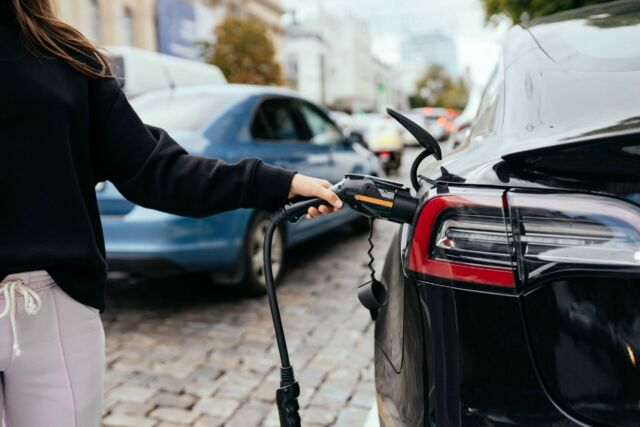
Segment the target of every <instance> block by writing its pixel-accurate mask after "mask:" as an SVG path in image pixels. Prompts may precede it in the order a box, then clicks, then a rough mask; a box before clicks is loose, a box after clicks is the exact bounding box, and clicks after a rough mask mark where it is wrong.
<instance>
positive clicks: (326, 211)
mask: <svg viewBox="0 0 640 427" xmlns="http://www.w3.org/2000/svg"><path fill="white" fill-rule="evenodd" d="M318 210H319V211H320V213H321V214H323V215H327V214H330V213H331V212H333V208H330V207H329V206H325V205H322V206H320V207H319V208H318Z"/></svg>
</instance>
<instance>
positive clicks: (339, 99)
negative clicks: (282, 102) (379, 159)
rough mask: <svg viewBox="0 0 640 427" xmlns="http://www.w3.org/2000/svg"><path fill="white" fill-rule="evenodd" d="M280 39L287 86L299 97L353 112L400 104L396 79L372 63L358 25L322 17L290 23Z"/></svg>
mask: <svg viewBox="0 0 640 427" xmlns="http://www.w3.org/2000/svg"><path fill="white" fill-rule="evenodd" d="M285 37H286V38H285V45H286V48H285V49H286V64H287V65H286V67H285V70H286V71H287V78H288V82H289V85H290V86H291V87H292V88H294V89H297V90H299V91H300V93H302V94H303V95H305V96H307V97H310V98H312V99H314V100H316V101H318V102H322V103H324V104H326V105H328V106H330V107H332V108H336V109H343V110H350V111H352V112H358V111H381V110H382V109H383V108H384V107H385V106H389V105H394V106H398V103H399V102H402V101H401V98H402V96H400V95H399V88H398V80H397V79H395V78H393V71H392V70H391V69H390V68H389V67H388V66H386V65H384V64H382V63H381V62H379V61H378V60H376V59H375V58H374V56H373V54H372V52H371V37H370V35H369V32H368V30H367V27H366V24H364V23H363V22H361V21H359V20H357V19H355V18H351V17H348V18H338V17H335V16H331V15H328V14H326V13H322V14H319V15H316V16H314V17H311V18H308V19H305V20H304V21H303V22H299V23H294V24H292V25H291V26H290V27H289V30H288V32H287V34H286V36H285ZM323 82H324V83H323Z"/></svg>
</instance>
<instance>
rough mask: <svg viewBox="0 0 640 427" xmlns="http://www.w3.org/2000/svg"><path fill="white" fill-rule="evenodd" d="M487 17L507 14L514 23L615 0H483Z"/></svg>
mask: <svg viewBox="0 0 640 427" xmlns="http://www.w3.org/2000/svg"><path fill="white" fill-rule="evenodd" d="M481 1H482V4H483V5H484V12H485V15H486V17H487V19H491V18H493V17H496V16H500V15H506V16H507V17H509V18H510V19H511V21H513V23H514V24H517V23H519V22H521V21H522V20H524V19H527V18H528V19H534V18H539V17H541V16H546V15H551V14H552V13H556V12H562V11H565V10H570V9H576V8H579V7H583V6H589V5H593V4H598V3H608V2H610V1H613V0H553V1H549V0H481Z"/></svg>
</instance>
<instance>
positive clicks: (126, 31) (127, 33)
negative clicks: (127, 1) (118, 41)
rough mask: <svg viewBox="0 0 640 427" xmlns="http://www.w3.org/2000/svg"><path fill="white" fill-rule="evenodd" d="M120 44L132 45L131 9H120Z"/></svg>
mask: <svg viewBox="0 0 640 427" xmlns="http://www.w3.org/2000/svg"><path fill="white" fill-rule="evenodd" d="M122 44H124V45H126V46H133V13H131V9H129V8H128V7H125V8H124V9H122Z"/></svg>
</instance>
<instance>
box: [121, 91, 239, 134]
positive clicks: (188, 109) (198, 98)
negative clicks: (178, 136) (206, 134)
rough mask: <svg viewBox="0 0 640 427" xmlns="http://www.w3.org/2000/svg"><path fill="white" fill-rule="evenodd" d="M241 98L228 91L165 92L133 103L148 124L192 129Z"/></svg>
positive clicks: (168, 128) (197, 128) (184, 129)
mask: <svg viewBox="0 0 640 427" xmlns="http://www.w3.org/2000/svg"><path fill="white" fill-rule="evenodd" d="M242 98H243V96H242V95H239V94H229V93H213V92H205V91H199V92H191V91H188V92H187V91H185V92H181V91H162V92H155V93H148V94H145V95H142V96H139V97H138V98H135V99H134V100H133V101H132V102H131V105H132V106H133V108H134V109H135V110H136V112H137V113H138V115H139V116H140V118H141V119H142V121H143V122H144V123H146V124H148V125H152V126H157V127H160V128H162V129H165V130H167V131H169V132H180V131H190V132H193V131H197V130H200V129H202V127H203V126H205V125H206V124H207V123H209V122H210V121H211V120H212V119H213V118H214V117H215V116H217V115H218V114H219V113H220V112H222V111H223V110H225V109H226V108H228V107H230V106H231V105H233V104H235V103H237V102H239V101H240V100H241V99H242Z"/></svg>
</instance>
